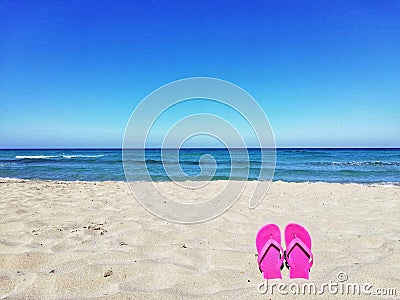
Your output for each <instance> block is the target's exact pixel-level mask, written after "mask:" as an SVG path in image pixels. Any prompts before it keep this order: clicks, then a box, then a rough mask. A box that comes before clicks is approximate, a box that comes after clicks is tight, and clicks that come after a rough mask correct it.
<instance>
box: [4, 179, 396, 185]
mask: <svg viewBox="0 0 400 300" xmlns="http://www.w3.org/2000/svg"><path fill="white" fill-rule="evenodd" d="M211 181H213V182H218V181H229V180H223V179H221V180H220V179H218V180H211ZM230 181H238V182H243V181H245V182H271V183H274V182H276V183H279V182H281V183H289V184H329V185H334V184H339V185H359V186H367V187H374V186H379V187H393V188H400V182H375V183H360V182H325V181H283V180H272V181H268V180H230ZM7 182H15V183H24V182H49V183H51V182H56V183H57V182H59V183H88V184H90V183H96V184H98V183H107V182H109V183H124V182H127V181H126V180H102V181H85V180H52V179H49V180H46V179H36V178H33V179H26V178H9V177H0V183H7ZM149 182H153V183H168V182H174V181H172V180H160V181H155V180H154V181H132V183H149ZM177 182H192V180H183V181H177ZM196 182H208V181H202V180H198V181H196Z"/></svg>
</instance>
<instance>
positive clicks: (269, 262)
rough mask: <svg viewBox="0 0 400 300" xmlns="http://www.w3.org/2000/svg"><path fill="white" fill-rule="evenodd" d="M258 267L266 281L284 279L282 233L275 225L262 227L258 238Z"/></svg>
mask: <svg viewBox="0 0 400 300" xmlns="http://www.w3.org/2000/svg"><path fill="white" fill-rule="evenodd" d="M256 247H257V252H258V266H259V268H260V271H261V272H262V273H263V275H264V278H265V279H275V278H282V275H281V266H282V263H283V259H284V257H283V248H282V246H281V231H280V229H279V227H278V226H277V225H275V224H267V225H265V226H264V227H262V228H261V229H260V230H259V231H258V233H257V237H256Z"/></svg>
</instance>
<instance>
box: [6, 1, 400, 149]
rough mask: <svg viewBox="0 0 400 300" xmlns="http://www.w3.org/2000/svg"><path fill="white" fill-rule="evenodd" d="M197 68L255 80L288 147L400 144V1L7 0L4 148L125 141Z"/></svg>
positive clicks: (243, 81) (280, 142)
mask: <svg viewBox="0 0 400 300" xmlns="http://www.w3.org/2000/svg"><path fill="white" fill-rule="evenodd" d="M193 76H209V77H216V78H221V79H224V80H227V81H230V82H232V83H235V84H237V85H239V86H240V87H242V88H244V89H245V90H247V91H248V92H249V93H250V94H251V95H252V96H253V97H254V98H255V99H256V100H257V101H258V102H259V103H260V105H261V106H262V108H263V109H264V111H265V113H266V115H267V116H268V118H269V120H270V123H271V126H272V128H273V131H274V134H275V138H276V142H277V146H279V147H400V2H399V1H385V0H383V1H287V2H285V1H267V0H263V1H241V2H236V1H50V0H49V1H8V0H3V1H1V2H0V148H18V147H39V148H40V147H121V143H122V138H123V133H124V129H125V126H126V123H127V121H128V119H129V117H130V115H131V113H132V111H133V109H134V108H135V107H136V105H137V104H138V103H139V102H140V101H141V100H142V99H143V98H144V97H145V96H146V95H147V94H149V93H150V92H151V91H153V90H154V89H156V88H158V87H160V86H162V85H164V84H166V83H168V82H171V81H174V80H177V79H182V78H186V77H193ZM193 107H195V106H193ZM193 107H191V108H190V109H191V110H193ZM201 110H202V112H204V111H205V110H206V109H205V107H202V108H201ZM216 110H217V112H218V108H216ZM188 111H189V110H188ZM165 117H168V116H165ZM170 117H171V118H172V117H173V116H170ZM169 121H171V120H169ZM238 124H239V125H238V126H240V124H241V123H240V122H238Z"/></svg>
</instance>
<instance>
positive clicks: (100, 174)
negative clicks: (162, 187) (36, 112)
mask: <svg viewBox="0 0 400 300" xmlns="http://www.w3.org/2000/svg"><path fill="white" fill-rule="evenodd" d="M129 151H130V153H129V154H130V164H131V165H132V166H133V168H134V167H135V158H136V159H138V160H139V159H140V156H139V155H136V152H135V151H136V150H129ZM234 151H237V152H240V151H243V150H240V149H236V150H234ZM248 151H249V157H250V169H249V170H248V169H247V168H246V167H245V162H246V159H245V156H244V158H243V162H244V164H243V166H240V165H236V166H235V168H239V169H238V170H236V171H237V172H236V174H239V175H238V176H236V177H235V178H234V179H236V180H258V179H260V180H265V179H266V178H262V176H261V177H260V167H261V155H260V150H259V149H248ZM164 154H165V153H164ZM204 154H209V155H211V156H212V157H213V158H214V159H215V162H216V170H215V169H214V167H213V166H212V165H211V163H210V170H208V169H207V164H208V163H207V161H205V162H202V163H199V160H200V158H201V157H202V156H203V155H204ZM239 154H240V153H239ZM243 155H244V151H243ZM276 155H277V156H276V158H277V159H276V170H275V175H274V178H273V180H282V181H287V182H307V181H310V182H316V181H321V182H338V183H366V184H371V183H389V184H396V185H398V184H399V183H400V149H278V150H277V154H276ZM179 161H180V167H181V168H182V170H183V171H184V172H185V173H186V174H187V175H189V176H194V177H192V179H198V180H202V179H203V180H204V179H205V178H207V176H206V177H204V176H203V177H202V176H197V175H199V174H200V172H201V170H202V168H203V172H205V175H207V172H209V174H208V175H210V174H211V175H212V178H213V180H227V179H229V177H230V174H231V173H230V172H231V162H230V155H229V151H228V150H226V149H181V150H180V151H179ZM136 163H138V161H136ZM173 163H174V161H173V157H172V155H171V157H169V156H168V150H167V151H166V155H165V156H164V157H163V158H162V157H161V151H160V150H159V149H148V150H146V166H147V170H140V169H138V170H137V172H136V173H135V174H134V180H137V181H142V180H145V178H146V176H145V174H144V173H143V172H149V174H150V176H151V178H152V179H153V180H156V181H168V180H170V179H169V177H168V176H167V174H166V172H165V169H164V166H165V165H168V164H173ZM241 168H243V172H242V171H241ZM214 171H215V173H214ZM248 171H249V172H248ZM202 175H204V174H202ZM195 176H197V177H195ZM0 177H2V178H22V179H44V180H66V181H77V180H79V181H105V180H113V181H124V180H125V175H124V170H123V165H122V151H121V149H96V150H94V149H85V150H68V149H58V150H0ZM182 180H183V179H182Z"/></svg>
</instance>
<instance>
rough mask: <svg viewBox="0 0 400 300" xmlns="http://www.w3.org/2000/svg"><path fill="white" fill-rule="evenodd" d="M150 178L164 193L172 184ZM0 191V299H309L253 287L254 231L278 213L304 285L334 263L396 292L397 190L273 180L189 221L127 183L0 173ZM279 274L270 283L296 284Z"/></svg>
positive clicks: (329, 271) (333, 270) (328, 272)
mask: <svg viewBox="0 0 400 300" xmlns="http://www.w3.org/2000/svg"><path fill="white" fill-rule="evenodd" d="M137 184H138V185H139V188H140V185H145V184H151V183H137ZM159 184H160V185H162V188H163V189H165V190H166V191H167V192H169V193H170V194H171V195H174V194H175V191H176V188H177V187H176V185H175V184H173V183H159ZM221 184H223V183H221V182H213V185H214V188H215V189H218V188H219V186H220V185H221ZM252 184H256V183H255V182H253V183H251V184H250V186H251V185H252ZM198 195H199V194H198V193H195V192H190V193H188V194H187V195H185V197H187V198H189V199H188V200H193V201H195V200H196V199H197V197H199V196H198ZM0 197H1V198H0V199H1V200H0V298H2V297H3V298H4V297H7V298H10V299H15V298H20V299H22V298H24V299H25V298H32V299H43V298H63V299H65V298H94V297H99V298H111V299H148V298H156V299H161V298H162V299H169V298H171V299H177V298H187V299H192V298H196V297H201V298H205V299H270V298H272V299H303V298H304V299H308V298H309V296H299V295H297V296H292V295H286V296H282V295H279V294H276V293H277V292H276V291H275V293H274V294H273V295H270V294H266V295H260V294H259V292H258V290H257V286H258V285H259V284H260V283H261V282H262V281H263V280H262V275H261V274H260V273H259V271H258V266H257V262H256V258H255V253H256V250H255V235H256V233H257V231H258V229H259V228H260V227H261V226H262V225H264V224H265V223H276V224H278V225H279V226H280V227H281V230H282V232H283V230H284V227H285V225H286V224H287V223H289V222H297V223H299V224H302V225H303V226H305V227H306V228H307V229H308V230H309V231H310V233H311V236H312V239H313V252H314V256H315V263H314V266H313V268H312V270H311V276H310V281H309V282H313V283H316V284H322V283H324V282H328V281H329V280H332V281H337V280H336V274H337V273H338V272H339V271H343V272H346V273H347V274H348V282H353V283H359V284H364V283H371V284H372V285H373V286H374V287H373V289H372V291H374V290H375V288H396V289H397V294H398V295H397V298H399V294H400V275H399V274H400V254H399V252H400V188H398V187H382V186H375V187H366V186H360V185H341V184H323V183H314V184H295V183H283V182H275V183H273V184H272V186H271V188H270V190H269V193H268V195H267V197H266V198H265V199H264V201H263V202H262V203H261V204H260V206H258V207H257V208H256V209H255V210H249V209H248V206H247V205H248V197H249V196H248V193H245V194H244V195H243V196H242V197H241V198H240V199H239V201H238V202H237V203H236V204H235V205H234V206H233V207H232V208H231V209H230V210H229V211H228V212H227V213H225V214H223V215H222V216H220V217H218V218H216V219H214V220H212V221H209V222H206V223H201V224H196V225H182V224H175V223H171V222H167V221H165V220H162V219H160V218H158V217H155V216H154V215H152V214H150V213H149V212H147V211H146V210H145V209H144V208H143V207H142V206H141V205H140V204H139V203H138V202H137V201H135V200H133V199H132V195H131V194H130V191H129V188H128V186H127V184H126V183H116V182H103V183H76V182H75V183H74V182H71V183H57V182H43V181H10V180H1V181H0ZM177 197H181V196H179V195H177ZM282 273H283V277H284V279H283V280H282V281H280V280H275V281H273V282H276V283H280V282H284V283H287V284H289V283H292V282H296V283H299V284H301V283H303V282H305V281H302V280H295V281H294V280H289V279H288V275H289V272H288V270H287V269H284V270H283V271H282ZM105 276H106V277H105ZM315 297H317V296H315ZM320 297H321V298H324V299H328V298H329V299H330V298H332V299H342V298H344V296H343V295H336V296H333V295H331V294H328V292H325V294H324V295H322V296H318V298H320ZM353 297H354V298H356V299H365V298H367V299H373V298H376V296H371V297H367V296H365V295H364V296H357V297H355V296H353ZM353 297H349V298H353ZM386 298H396V297H394V296H390V297H386ZM345 299H346V298H345Z"/></svg>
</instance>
